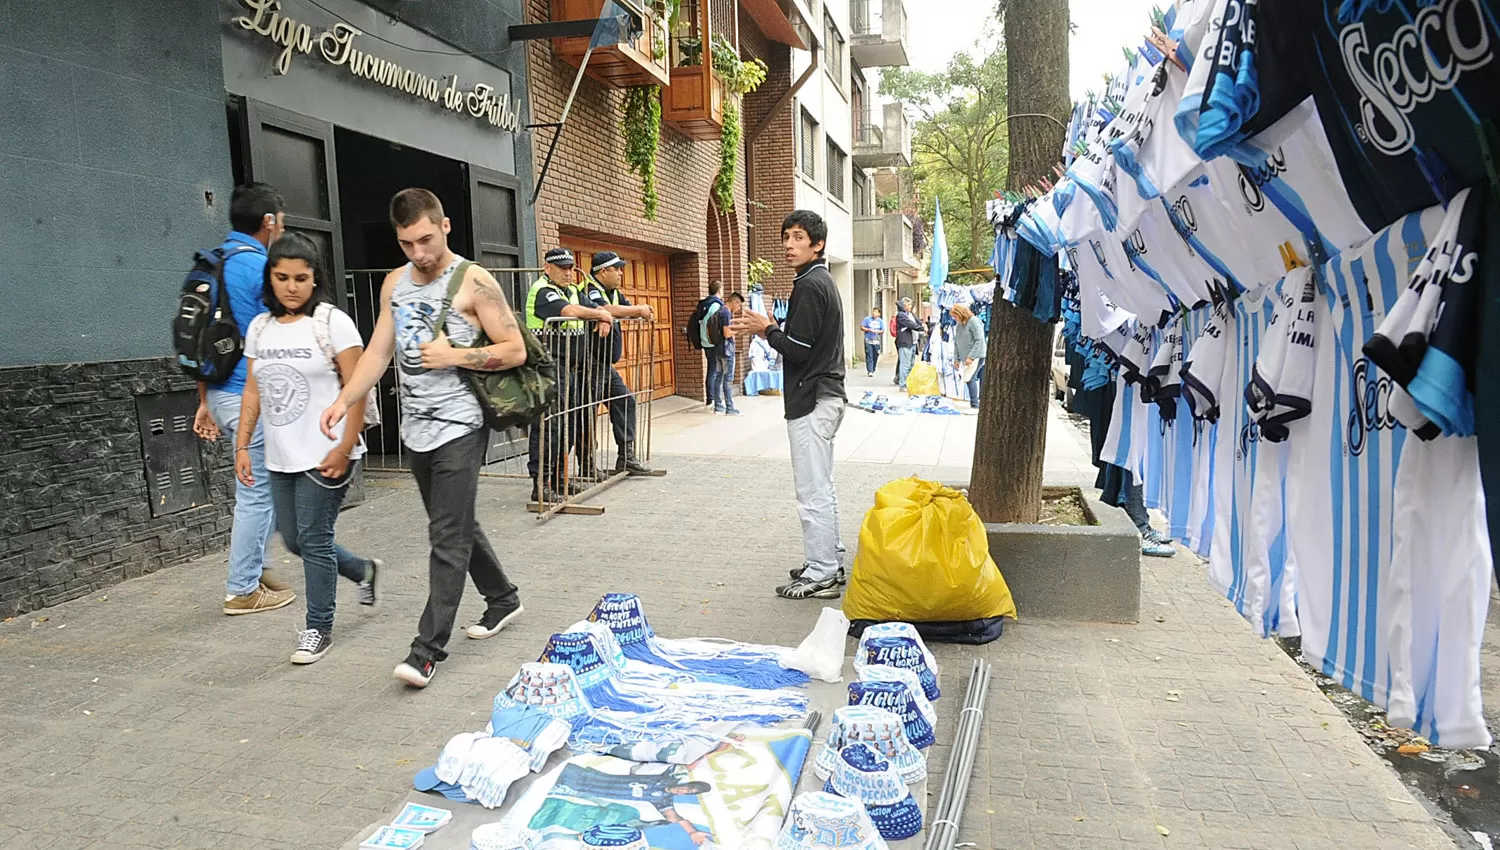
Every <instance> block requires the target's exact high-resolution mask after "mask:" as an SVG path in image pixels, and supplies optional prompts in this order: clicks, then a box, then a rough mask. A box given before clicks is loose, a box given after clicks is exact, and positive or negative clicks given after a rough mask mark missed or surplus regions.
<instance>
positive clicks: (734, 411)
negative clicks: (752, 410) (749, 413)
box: [724, 407, 744, 416]
mask: <svg viewBox="0 0 1500 850" xmlns="http://www.w3.org/2000/svg"><path fill="white" fill-rule="evenodd" d="M724 415H725V416H743V415H744V414H742V413H740V410H739V408H737V407H731V408H729V409H728V410H726V411H724Z"/></svg>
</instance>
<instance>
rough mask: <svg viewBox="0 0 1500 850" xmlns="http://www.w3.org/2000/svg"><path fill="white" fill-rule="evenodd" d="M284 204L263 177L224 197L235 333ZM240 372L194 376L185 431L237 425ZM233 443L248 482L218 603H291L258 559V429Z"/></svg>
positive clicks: (265, 485) (233, 606)
mask: <svg viewBox="0 0 1500 850" xmlns="http://www.w3.org/2000/svg"><path fill="white" fill-rule="evenodd" d="M285 209H286V204H285V203H284V202H283V201H282V199H281V194H280V193H279V192H277V191H276V190H275V189H274V188H272V187H270V186H268V185H266V184H265V183H247V184H245V185H243V186H238V187H236V188H235V190H234V194H233V195H232V196H230V199H229V224H230V227H231V228H232V229H231V230H230V231H229V235H228V236H226V237H224V243H223V245H221V246H220V250H222V251H223V252H224V255H225V258H224V263H223V265H222V266H221V269H222V272H223V275H224V288H225V290H226V291H227V292H228V293H229V306H230V309H232V310H233V311H234V320H235V324H236V325H238V326H239V330H240V337H241V338H242V339H243V338H244V336H245V334H246V333H247V332H248V331H249V330H250V323H251V322H252V321H254V320H255V317H256V316H259V315H261V314H262V313H264V312H266V305H265V303H264V301H263V300H262V292H263V291H264V289H265V271H266V251H267V249H269V248H270V247H271V244H272V243H273V242H275V241H276V239H277V237H279V236H281V234H282V232H283V230H284V229H285V222H284V218H285ZM248 374H249V364H248V363H247V362H246V361H245V359H244V358H241V359H240V362H239V364H238V365H236V366H235V367H234V371H233V372H232V373H230V375H229V378H228V379H227V380H225V381H224V382H223V383H219V384H206V383H204V382H203V381H199V382H198V411H197V414H196V415H195V416H194V418H193V431H194V432H195V433H197V435H198V436H199V437H202V438H203V439H205V440H208V441H210V442H213V441H216V440H218V439H219V436H220V434H229V435H230V436H231V437H232V436H234V435H236V434H238V433H239V429H240V407H241V402H242V399H243V396H244V392H245V382H246V376H247V375H248ZM235 445H236V447H237V448H236V451H235V455H236V463H238V455H240V454H241V452H240V451H239V450H238V447H239V446H241V445H243V446H244V452H243V453H244V454H245V455H246V458H247V459H248V461H249V463H250V469H251V472H252V475H251V478H250V480H251V481H252V482H253V483H251V484H246V483H245V482H244V481H236V483H235V488H234V525H233V527H232V528H231V529H230V531H229V577H228V580H227V581H226V582H225V583H224V606H223V611H224V613H225V614H229V615H238V614H257V613H260V612H262V611H274V610H276V609H277V608H285V607H286V606H288V605H290V604H292V600H294V599H296V598H297V594H296V593H293V592H292V589H291V585H289V584H287V583H286V582H285V581H284V580H282V579H280V578H279V577H277V576H276V575H275V574H274V573H272V572H271V571H270V570H269V569H267V567H266V548H267V544H268V543H269V542H270V540H271V531H272V529H273V528H274V527H275V522H276V515H275V508H274V506H273V504H272V500H271V478H270V476H269V475H267V474H266V446H265V437H264V430H263V429H262V428H261V427H256V428H254V429H253V430H251V432H250V434H249V437H248V438H247V439H246V440H245V441H244V442H243V443H236V444H235Z"/></svg>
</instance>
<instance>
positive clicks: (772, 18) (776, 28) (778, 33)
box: [740, 0, 807, 50]
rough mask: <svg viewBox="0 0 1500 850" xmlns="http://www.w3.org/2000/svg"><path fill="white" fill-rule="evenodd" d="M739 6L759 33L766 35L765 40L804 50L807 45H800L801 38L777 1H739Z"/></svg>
mask: <svg viewBox="0 0 1500 850" xmlns="http://www.w3.org/2000/svg"><path fill="white" fill-rule="evenodd" d="M740 6H741V7H742V8H743V9H744V10H745V11H746V12H748V13H749V14H750V17H751V18H752V19H754V21H755V24H756V26H758V27H760V31H761V32H763V33H765V34H766V38H769V39H770V40H772V41H775V42H779V43H781V44H786V45H790V46H792V47H795V48H797V49H798V50H806V49H807V45H806V44H803V43H802V38H801V36H799V35H797V30H796V28H795V27H793V26H792V22H791V20H790V19H788V18H787V15H786V12H784V11H782V9H781V4H780V3H778V2H777V0H740Z"/></svg>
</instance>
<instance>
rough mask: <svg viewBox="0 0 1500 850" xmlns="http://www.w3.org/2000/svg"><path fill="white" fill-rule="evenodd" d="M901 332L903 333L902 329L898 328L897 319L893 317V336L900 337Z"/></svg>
mask: <svg viewBox="0 0 1500 850" xmlns="http://www.w3.org/2000/svg"><path fill="white" fill-rule="evenodd" d="M900 332H901V329H900V328H898V327H896V317H895V316H892V317H891V336H898V335H899V334H900Z"/></svg>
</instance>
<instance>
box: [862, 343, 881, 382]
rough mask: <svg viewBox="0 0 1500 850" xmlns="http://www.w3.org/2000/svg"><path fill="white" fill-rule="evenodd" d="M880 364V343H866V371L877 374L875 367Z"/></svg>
mask: <svg viewBox="0 0 1500 850" xmlns="http://www.w3.org/2000/svg"><path fill="white" fill-rule="evenodd" d="M878 365H880V343H878V342H867V343H865V372H867V373H869V374H871V375H873V374H875V367H876V366H878Z"/></svg>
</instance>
